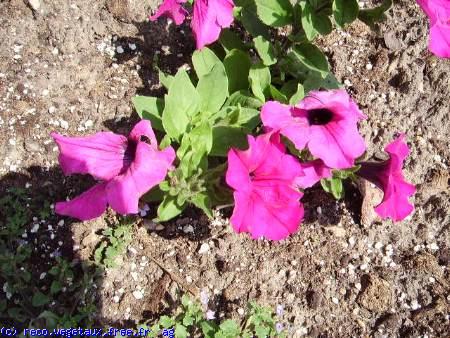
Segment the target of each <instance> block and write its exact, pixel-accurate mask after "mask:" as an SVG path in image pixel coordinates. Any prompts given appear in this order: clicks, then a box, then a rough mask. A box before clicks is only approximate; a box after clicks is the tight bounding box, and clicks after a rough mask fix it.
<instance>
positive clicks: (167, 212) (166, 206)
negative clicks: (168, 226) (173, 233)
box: [158, 196, 184, 222]
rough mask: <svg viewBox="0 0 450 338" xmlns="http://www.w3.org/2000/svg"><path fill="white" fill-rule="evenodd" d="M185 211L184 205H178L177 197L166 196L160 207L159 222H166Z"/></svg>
mask: <svg viewBox="0 0 450 338" xmlns="http://www.w3.org/2000/svg"><path fill="white" fill-rule="evenodd" d="M183 210H184V205H183V206H180V205H178V204H177V201H176V197H173V196H165V197H164V199H163V201H162V202H161V204H160V205H159V207H158V221H160V222H165V221H168V220H170V219H172V218H174V217H176V216H178V215H179V214H181V212H182V211H183Z"/></svg>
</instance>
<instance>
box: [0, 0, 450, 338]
mask: <svg viewBox="0 0 450 338" xmlns="http://www.w3.org/2000/svg"><path fill="white" fill-rule="evenodd" d="M33 3H38V4H39V7H37V6H36V5H35V8H32V6H30V5H29V4H28V2H24V1H22V0H6V1H5V0H3V1H0V45H1V46H2V47H1V48H0V192H1V193H3V192H4V191H5V189H6V188H7V187H11V186H21V187H24V188H27V189H29V190H30V191H31V192H32V193H33V194H35V195H34V196H36V198H40V199H47V200H50V201H51V202H53V201H55V200H60V199H65V198H66V197H67V196H70V197H72V196H75V195H76V194H78V193H79V192H81V191H82V190H83V189H84V188H85V187H87V186H90V185H91V184H92V181H89V180H88V179H86V178H85V177H84V178H83V177H73V178H72V177H71V178H64V177H63V175H62V173H61V172H60V170H59V168H58V166H57V148H56V145H55V144H54V143H53V142H52V140H51V138H50V136H49V132H50V131H58V132H60V133H63V134H70V135H85V134H89V133H93V132H94V131H98V130H114V131H118V132H123V133H126V132H127V131H128V130H129V129H130V126H131V124H132V122H134V121H136V120H137V116H136V114H135V113H134V112H133V109H132V106H131V101H130V98H131V97H132V96H133V95H135V94H137V93H139V94H153V95H155V94H160V93H162V90H161V87H160V85H159V83H158V79H157V73H156V72H155V71H154V70H153V68H152V64H153V62H154V60H155V58H158V59H159V65H160V66H161V67H162V68H163V69H164V70H166V71H170V72H172V73H173V72H174V71H175V70H176V69H177V67H179V66H181V65H183V64H185V63H186V62H189V56H190V54H191V52H192V50H193V47H194V46H193V40H192V36H191V35H190V29H189V27H188V26H181V27H174V26H173V25H168V24H167V23H166V22H165V21H164V20H161V22H159V23H149V22H148V21H147V20H146V17H147V14H148V13H150V12H151V9H152V8H155V7H156V3H155V2H154V1H153V0H151V1H138V0H110V1H104V0H99V1H88V0H77V1H75V0H74V1H63V0H54V1H49V0H41V1H37V2H36V1H33ZM427 36H428V25H427V20H426V17H425V16H424V15H423V14H422V12H421V11H420V9H419V8H418V6H417V5H416V4H415V1H411V0H400V1H398V2H397V3H396V5H395V7H394V9H393V10H391V11H390V13H389V18H388V20H387V21H386V22H385V23H383V24H381V25H380V27H379V29H378V30H377V31H371V30H370V29H369V28H368V27H366V26H365V25H363V24H362V23H360V22H355V23H354V24H352V25H351V26H350V27H349V28H348V29H347V30H345V31H335V32H333V33H332V34H330V35H329V36H326V37H323V38H321V40H320V41H319V43H320V44H321V46H322V47H323V48H324V50H325V51H326V53H327V56H328V57H329V60H330V63H331V65H332V68H333V71H334V73H335V74H336V76H337V78H338V79H339V80H340V81H341V82H343V83H344V84H345V86H346V88H347V89H348V91H349V92H350V93H351V94H352V95H353V97H354V98H355V100H356V101H357V102H358V103H359V105H360V107H361V108H362V109H363V111H364V112H365V113H366V114H367V116H368V119H367V120H365V121H364V122H363V123H362V124H361V130H362V133H363V135H364V137H365V139H366V141H367V144H369V145H370V147H369V149H368V152H367V156H366V157H367V158H374V157H377V158H382V157H383V156H384V155H383V152H382V150H383V147H384V146H385V145H386V144H387V143H388V142H390V141H391V140H392V138H393V136H394V135H395V133H397V132H405V133H406V134H407V140H408V144H409V146H410V148H411V155H410V156H409V158H408V160H407V162H406V165H405V172H406V176H407V179H408V180H410V181H412V182H414V183H415V184H416V185H417V190H418V191H417V194H416V195H415V198H414V199H413V201H414V203H415V206H416V210H415V213H414V214H413V215H412V216H410V217H409V218H408V219H406V220H405V221H403V222H400V223H396V224H394V223H392V222H391V221H383V222H381V221H379V220H377V219H376V218H375V217H374V216H373V214H372V213H371V212H370V208H368V207H367V205H368V204H370V203H369V202H370V196H371V195H370V194H372V193H373V194H376V193H374V192H371V191H368V192H367V195H366V196H369V197H366V200H365V201H364V203H362V196H361V194H360V193H359V192H358V190H357V189H355V188H351V187H350V189H349V191H348V192H347V195H346V198H345V199H344V200H343V201H339V202H336V201H335V200H333V198H332V197H330V196H329V195H327V194H326V193H324V192H321V191H320V190H319V189H316V190H314V189H313V190H311V191H310V192H308V193H307V194H306V195H305V197H304V198H303V201H304V203H305V210H307V214H306V217H305V221H304V223H303V224H302V226H301V229H300V231H299V232H298V233H297V234H295V235H293V236H291V237H290V238H289V239H287V240H285V241H281V242H278V243H270V242H268V241H253V240H250V239H249V237H248V236H247V235H245V234H242V235H236V234H234V233H232V231H231V229H230V226H229V224H228V221H227V219H226V217H225V216H226V215H227V214H225V215H224V214H220V213H219V212H218V213H216V217H215V219H214V221H212V222H208V220H207V219H205V218H204V217H200V216H198V215H197V213H196V212H195V211H192V212H191V214H186V215H184V216H182V217H180V218H179V219H178V220H176V221H175V222H173V223H170V224H165V225H154V224H151V222H149V221H148V220H139V221H138V222H137V224H136V225H135V226H134V230H133V241H132V243H131V245H130V246H129V247H128V251H127V254H126V255H125V256H124V257H122V262H121V265H120V268H118V269H109V270H107V271H106V273H105V275H104V277H103V281H102V282H101V284H100V285H98V306H99V312H98V322H99V323H103V324H105V325H110V324H114V323H115V325H116V326H117V325H119V326H120V324H121V325H124V323H130V322H140V321H142V320H144V319H149V318H152V317H154V316H157V315H158V314H160V313H162V312H170V311H171V310H172V309H173V304H174V303H176V301H177V299H178V297H179V296H178V292H177V289H180V285H179V284H177V283H176V282H174V281H173V278H172V277H171V276H170V274H168V273H167V272H166V271H164V270H162V269H161V268H160V267H159V266H158V265H157V264H156V263H155V261H154V260H155V259H156V260H157V261H158V262H161V263H162V264H163V265H164V267H165V269H166V270H168V271H170V272H171V273H172V274H173V275H176V276H178V277H179V278H181V279H182V280H183V281H184V284H185V287H186V286H189V288H190V289H192V290H193V291H194V292H199V291H200V290H203V292H207V293H209V295H210V299H211V301H210V304H209V306H210V308H211V309H212V310H213V311H215V312H216V316H217V317H219V318H220V317H224V316H225V317H233V318H236V319H239V318H240V317H241V316H242V315H243V314H244V313H245V311H246V304H247V303H248V301H249V300H256V301H257V302H259V303H261V304H264V305H268V306H272V307H273V308H275V307H276V306H277V305H278V304H279V305H282V306H283V307H284V315H283V316H284V317H283V321H284V323H285V325H286V326H288V327H290V330H291V331H290V332H291V333H290V336H292V337H300V336H305V337H446V336H448V334H449V332H450V320H449V313H450V311H449V310H450V306H449V303H450V296H449V289H450V285H449V283H450V278H449V270H448V267H449V254H450V253H449V248H450V234H449V225H450V214H449V209H450V198H449V196H450V192H449V169H448V165H449V164H450V152H449V140H450V123H449V118H450V100H449V98H450V61H449V60H442V59H437V58H436V57H434V56H432V55H431V54H430V53H429V52H428V50H427ZM130 116H131V118H130ZM369 190H370V189H369ZM368 199H369V201H367V200H368ZM361 205H362V206H363V211H362V213H361ZM225 211H226V212H228V211H227V210H225ZM110 217H113V216H111V215H106V216H105V217H104V218H99V219H97V220H94V221H91V222H85V223H77V222H73V221H72V222H73V223H71V222H69V220H65V222H63V221H60V222H58V225H57V226H56V225H55V226H54V230H53V231H54V232H55V233H56V237H55V236H52V237H53V238H55V239H54V240H53V241H52V239H50V238H49V241H48V243H46V245H43V246H42V247H43V249H42V257H43V260H45V261H48V260H51V259H52V258H51V255H50V254H49V253H50V252H53V250H55V247H56V248H57V247H60V249H61V250H64V251H65V252H68V253H70V254H71V253H72V252H73V254H74V256H75V257H77V258H79V259H89V258H92V252H93V250H94V248H95V247H96V246H97V245H98V243H99V242H100V240H101V236H100V235H99V234H100V233H101V230H102V229H103V228H105V227H106V226H107V218H110ZM370 223H372V224H370ZM30 226H31V225H30ZM46 229H47V228H46V227H41V228H40V230H39V231H47V230H46ZM58 242H59V243H58ZM43 266H44V265H43ZM185 287H181V290H182V291H186V290H184V288H185ZM186 288H187V287H186Z"/></svg>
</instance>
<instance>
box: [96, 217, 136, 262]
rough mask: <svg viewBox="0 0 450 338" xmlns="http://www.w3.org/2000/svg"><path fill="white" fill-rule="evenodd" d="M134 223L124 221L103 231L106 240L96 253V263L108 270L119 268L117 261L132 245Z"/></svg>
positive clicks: (101, 243)
mask: <svg viewBox="0 0 450 338" xmlns="http://www.w3.org/2000/svg"><path fill="white" fill-rule="evenodd" d="M132 229H133V227H132V222H130V220H127V219H123V220H122V222H121V223H120V224H118V225H117V226H114V227H112V226H108V227H107V228H106V229H105V230H103V236H104V239H103V240H102V241H101V242H100V244H99V246H98V247H97V249H96V250H95V252H94V261H95V262H96V263H97V264H99V265H104V266H106V267H108V268H115V267H117V266H118V263H117V260H118V258H120V257H121V256H122V255H123V254H124V253H125V252H126V248H127V246H128V245H129V244H130V243H131V234H132Z"/></svg>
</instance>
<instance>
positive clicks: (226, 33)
mask: <svg viewBox="0 0 450 338" xmlns="http://www.w3.org/2000/svg"><path fill="white" fill-rule="evenodd" d="M219 42H220V44H221V45H222V47H223V49H225V52H227V53H229V52H230V51H231V50H233V49H239V50H242V51H244V52H245V51H247V50H248V49H249V47H247V46H246V45H245V44H244V43H243V42H242V39H241V38H240V37H239V36H238V35H237V34H236V33H235V32H233V31H232V30H230V29H228V28H226V29H222V32H221V33H220V38H219Z"/></svg>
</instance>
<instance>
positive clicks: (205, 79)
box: [197, 63, 228, 116]
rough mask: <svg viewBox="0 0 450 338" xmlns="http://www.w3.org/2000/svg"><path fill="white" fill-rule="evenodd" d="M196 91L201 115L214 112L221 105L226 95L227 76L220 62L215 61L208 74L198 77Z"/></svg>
mask: <svg viewBox="0 0 450 338" xmlns="http://www.w3.org/2000/svg"><path fill="white" fill-rule="evenodd" d="M197 92H198V93H199V95H200V110H201V112H202V114H203V115H205V116H206V114H205V113H207V112H209V113H215V112H216V111H218V110H219V109H220V108H221V107H222V105H223V103H224V102H225V100H226V99H227V97H228V78H227V74H226V72H225V67H224V66H223V64H222V63H217V64H216V65H214V67H213V68H212V69H211V71H210V72H209V73H208V74H205V75H203V76H202V77H200V79H199V81H198V84H197Z"/></svg>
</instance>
